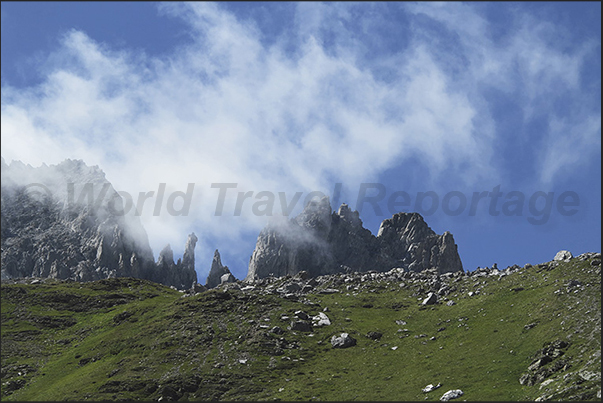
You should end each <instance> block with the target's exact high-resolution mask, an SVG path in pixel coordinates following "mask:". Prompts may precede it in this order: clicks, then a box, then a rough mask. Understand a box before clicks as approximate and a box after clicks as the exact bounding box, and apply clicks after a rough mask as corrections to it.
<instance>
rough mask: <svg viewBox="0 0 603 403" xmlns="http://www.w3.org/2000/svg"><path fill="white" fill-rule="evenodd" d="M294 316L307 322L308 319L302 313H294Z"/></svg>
mask: <svg viewBox="0 0 603 403" xmlns="http://www.w3.org/2000/svg"><path fill="white" fill-rule="evenodd" d="M294 315H295V316H296V317H298V318H299V319H301V320H308V319H310V317H309V316H308V314H307V313H305V312H304V311H295V313H294Z"/></svg>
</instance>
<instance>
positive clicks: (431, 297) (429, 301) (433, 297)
mask: <svg viewBox="0 0 603 403" xmlns="http://www.w3.org/2000/svg"><path fill="white" fill-rule="evenodd" d="M437 303H438V295H437V294H436V293H434V292H430V293H429V294H427V298H425V299H424V300H423V302H421V305H434V304H437Z"/></svg>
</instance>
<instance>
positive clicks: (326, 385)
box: [1, 259, 601, 401]
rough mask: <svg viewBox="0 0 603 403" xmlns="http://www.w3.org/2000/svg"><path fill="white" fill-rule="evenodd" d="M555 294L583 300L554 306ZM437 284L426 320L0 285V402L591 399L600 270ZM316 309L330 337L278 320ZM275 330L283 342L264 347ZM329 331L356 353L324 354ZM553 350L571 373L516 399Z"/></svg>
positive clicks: (122, 290) (379, 290) (212, 297)
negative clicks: (440, 290)
mask: <svg viewBox="0 0 603 403" xmlns="http://www.w3.org/2000/svg"><path fill="white" fill-rule="evenodd" d="M569 280H579V281H581V282H582V284H583V287H582V288H583V289H580V290H578V291H577V292H574V289H571V290H569V292H568V288H567V287H566V286H565V284H566V283H567V282H568V281H569ZM452 284H453V285H454V286H455V287H456V288H457V290H456V291H455V292H453V293H452V294H451V295H450V296H449V298H450V299H453V300H454V301H455V302H456V305H453V306H446V305H445V304H438V305H435V306H428V307H423V306H421V305H420V303H419V302H420V301H419V298H420V297H421V296H423V297H424V295H423V294H420V295H417V287H418V285H411V284H409V285H407V286H405V287H400V286H399V282H397V283H386V282H377V281H375V282H370V283H365V284H362V285H364V286H366V288H365V289H362V290H359V291H354V290H353V289H351V290H349V291H348V290H346V287H345V286H341V287H339V288H340V290H341V291H342V292H341V293H339V294H310V295H308V296H307V300H309V301H310V302H311V303H312V304H310V303H306V304H304V303H302V302H297V301H292V300H288V299H283V298H280V297H279V296H278V295H259V294H258V293H255V294H254V293H243V292H241V291H238V290H229V291H226V292H223V291H221V290H212V291H209V292H205V293H202V294H198V295H196V296H192V297H186V298H183V297H182V294H181V293H179V292H177V291H174V290H172V289H170V288H167V287H164V286H161V285H158V284H154V283H150V282H147V281H143V280H138V279H113V280H102V281H99V282H94V283H83V284H82V283H59V282H56V283H46V284H35V285H25V284H18V285H2V327H1V330H2V400H3V401H4V400H7V401H10V400H102V399H111V400H115V399H143V400H150V399H153V400H157V399H158V398H159V397H161V396H163V397H164V398H167V399H169V398H172V399H178V398H180V399H182V400H199V399H223V400H240V399H250V400H258V399H260V400H271V399H282V400H309V399H319V400H424V399H425V400H438V399H439V398H440V396H442V394H443V393H444V392H445V391H447V390H449V389H462V390H463V391H464V396H463V399H467V400H533V399H534V398H536V397H538V396H541V395H543V394H547V393H548V394H549V395H550V394H552V393H554V392H555V391H557V390H560V389H563V388H566V387H568V386H571V385H576V384H578V383H579V385H577V386H574V388H575V389H574V390H573V392H572V393H574V394H576V393H578V394H582V397H583V398H589V397H591V398H592V397H594V393H596V391H597V390H600V385H601V384H600V375H599V378H598V379H594V380H590V381H584V379H583V378H581V377H579V376H578V371H580V370H584V369H587V370H590V371H593V372H598V373H599V374H600V349H601V333H600V318H601V297H600V291H601V288H600V285H601V275H600V266H597V267H593V266H591V265H590V261H578V260H577V259H573V260H572V261H571V262H569V263H563V264H561V265H560V266H558V267H555V268H552V269H550V267H547V266H546V265H542V266H534V267H531V268H527V269H522V270H521V271H520V272H518V273H514V274H511V275H509V276H503V277H502V278H501V279H500V280H499V279H498V276H488V277H462V278H461V279H460V280H459V281H458V282H452ZM517 287H523V288H524V289H523V290H521V291H514V290H512V289H513V288H517ZM477 289H480V294H478V295H474V296H472V297H469V296H468V291H475V290H477ZM557 290H561V292H557V293H555V291H557ZM455 294H456V296H455ZM325 307H328V311H327V315H328V316H329V318H330V319H331V322H332V325H331V326H326V327H322V328H315V330H314V332H313V333H311V334H309V333H302V332H293V331H291V330H287V329H286V327H287V325H288V324H289V322H290V321H282V320H281V319H280V318H281V316H282V315H289V316H293V312H294V311H295V310H298V309H302V310H304V311H305V312H307V313H309V314H311V315H315V314H316V313H317V312H318V311H319V310H322V309H323V308H325ZM266 319H269V320H266ZM396 320H404V321H406V322H407V324H405V325H398V324H396V322H395V321H396ZM530 323H536V324H537V325H536V326H535V327H533V328H531V329H529V330H527V329H525V328H524V326H525V325H527V324H530ZM260 325H263V326H262V327H261V326H260ZM275 325H279V326H281V327H282V328H283V329H284V330H285V333H284V334H283V335H280V336H279V335H276V334H272V333H268V330H269V329H268V328H266V327H267V326H269V327H270V328H271V327H273V326H275ZM441 328H445V330H441V331H438V329H441ZM399 329H402V331H399ZM404 329H407V331H405V330H404ZM343 331H345V332H348V333H350V334H351V335H352V336H353V337H354V338H356V339H357V341H358V343H357V345H356V346H354V347H351V348H347V349H332V348H331V345H330V338H331V336H332V335H334V334H337V333H339V332H343ZM369 331H379V332H381V333H382V334H383V337H382V338H381V339H380V340H378V341H373V340H371V339H369V338H367V337H366V336H365V334H366V333H367V332H369ZM420 335H426V337H418V338H415V336H420ZM433 336H435V340H431V337H433ZM281 339H282V340H281ZM556 339H562V340H566V341H570V346H569V347H568V348H567V351H566V353H565V355H564V356H563V358H564V359H569V360H570V362H571V367H570V368H568V369H566V370H563V371H560V372H558V373H556V374H555V375H553V376H552V377H551V378H552V379H555V381H554V382H552V383H550V384H549V385H546V386H545V387H543V388H542V389H541V388H540V385H538V384H537V385H535V386H522V385H520V383H519V381H518V379H519V377H520V376H521V374H522V373H525V372H526V371H527V367H528V366H529V365H530V363H531V362H532V359H533V358H534V355H535V354H536V353H537V351H538V350H539V349H540V348H542V347H543V344H544V343H546V342H551V341H554V340H556ZM395 346H397V349H395V350H392V347H395ZM597 351H598V356H597ZM597 357H598V358H597ZM25 365H27V366H25ZM19 373H21V375H19ZM564 375H565V376H566V379H565V380H564V379H563V377H564ZM438 382H439V383H441V384H442V388H441V389H438V390H436V391H434V392H431V393H428V394H424V393H423V392H422V391H421V389H422V388H423V387H425V386H426V385H427V384H430V383H432V384H437V383H438ZM21 385H24V386H21ZM567 396H568V395H567V394H565V395H563V394H559V395H557V396H556V397H557V398H563V397H566V398H567Z"/></svg>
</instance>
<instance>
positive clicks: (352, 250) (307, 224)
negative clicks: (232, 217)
mask: <svg viewBox="0 0 603 403" xmlns="http://www.w3.org/2000/svg"><path fill="white" fill-rule="evenodd" d="M394 267H399V268H404V269H406V270H409V271H423V270H426V269H435V270H436V271H437V272H438V273H448V272H454V271H459V270H460V271H462V270H463V267H462V263H461V259H460V257H459V255H458V251H457V246H456V244H455V243H454V238H453V237H452V234H451V233H449V232H445V233H444V234H443V235H438V234H436V233H435V232H434V231H433V230H432V229H431V228H429V226H428V225H427V224H426V223H425V221H424V220H423V217H421V215H420V214H418V213H398V214H395V215H394V216H393V217H392V218H389V219H387V220H384V221H383V222H382V223H381V227H380V228H379V233H378V235H377V236H374V235H373V234H372V233H371V232H370V231H369V230H368V229H366V228H364V227H363V226H362V220H360V217H359V214H358V212H357V211H352V210H351V209H350V208H349V207H348V206H347V205H346V204H342V205H341V206H340V208H339V210H338V211H337V212H331V205H330V202H329V199H328V198H327V197H324V198H322V199H321V200H318V201H316V200H313V201H311V202H310V203H308V205H307V206H306V208H305V209H304V210H303V211H302V213H300V215H298V216H297V217H296V218H294V219H291V220H288V221H281V222H272V223H270V224H269V225H267V226H266V227H265V228H264V229H263V230H262V231H261V232H260V235H259V236H258V240H257V243H256V248H255V250H254V252H253V255H252V256H251V259H250V263H249V270H248V274H247V277H246V278H245V279H246V281H253V280H256V279H261V278H264V277H270V276H274V277H281V276H285V275H295V274H297V273H299V272H301V271H306V272H307V273H308V274H309V275H310V276H312V277H315V276H319V275H326V274H333V273H339V272H345V271H359V272H363V271H368V270H377V271H386V270H390V269H392V268H394Z"/></svg>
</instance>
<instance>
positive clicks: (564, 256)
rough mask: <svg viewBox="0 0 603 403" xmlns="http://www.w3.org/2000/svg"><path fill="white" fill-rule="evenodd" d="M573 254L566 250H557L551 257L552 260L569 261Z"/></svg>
mask: <svg viewBox="0 0 603 403" xmlns="http://www.w3.org/2000/svg"><path fill="white" fill-rule="evenodd" d="M573 257H574V256H573V255H572V253H571V252H570V251H568V250H560V251H559V252H557V254H556V255H555V258H553V260H554V261H563V262H569V261H570V259H572V258H573Z"/></svg>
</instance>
